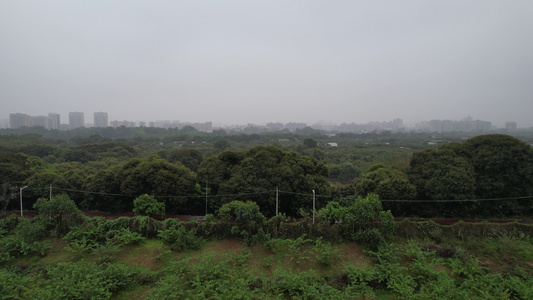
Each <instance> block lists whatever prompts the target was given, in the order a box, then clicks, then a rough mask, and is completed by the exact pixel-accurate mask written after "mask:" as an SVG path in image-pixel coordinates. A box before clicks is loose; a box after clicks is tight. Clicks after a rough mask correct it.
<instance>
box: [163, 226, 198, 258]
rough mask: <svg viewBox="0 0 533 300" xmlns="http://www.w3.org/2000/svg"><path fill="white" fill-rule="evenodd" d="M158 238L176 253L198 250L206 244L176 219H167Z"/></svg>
mask: <svg viewBox="0 0 533 300" xmlns="http://www.w3.org/2000/svg"><path fill="white" fill-rule="evenodd" d="M158 236H159V237H160V238H161V239H163V241H165V243H166V244H167V245H169V246H170V249H172V250H174V251H176V252H183V251H185V250H198V249H200V248H201V246H202V244H203V242H204V240H203V239H202V238H201V237H198V236H196V235H195V233H194V231H193V230H192V229H191V230H187V229H185V227H184V226H183V224H181V223H180V222H179V221H177V220H175V219H166V220H165V221H164V222H163V229H162V230H160V231H159V235H158Z"/></svg>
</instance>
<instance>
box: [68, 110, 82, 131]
mask: <svg viewBox="0 0 533 300" xmlns="http://www.w3.org/2000/svg"><path fill="white" fill-rule="evenodd" d="M68 124H69V127H70V129H74V128H80V127H85V119H84V115H83V113H82V112H71V113H69V114H68Z"/></svg>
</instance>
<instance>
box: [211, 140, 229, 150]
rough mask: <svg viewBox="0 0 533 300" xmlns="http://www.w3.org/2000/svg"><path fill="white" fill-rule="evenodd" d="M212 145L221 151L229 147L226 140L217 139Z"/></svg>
mask: <svg viewBox="0 0 533 300" xmlns="http://www.w3.org/2000/svg"><path fill="white" fill-rule="evenodd" d="M213 147H215V149H216V150H218V151H222V150H226V149H228V148H229V147H230V144H229V142H228V140H218V141H216V142H214V143H213Z"/></svg>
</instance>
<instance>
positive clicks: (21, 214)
mask: <svg viewBox="0 0 533 300" xmlns="http://www.w3.org/2000/svg"><path fill="white" fill-rule="evenodd" d="M27 187H28V186H25V187H21V188H20V216H21V217H24V214H23V213H22V190H23V189H25V188H27Z"/></svg>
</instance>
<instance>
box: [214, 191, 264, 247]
mask: <svg viewBox="0 0 533 300" xmlns="http://www.w3.org/2000/svg"><path fill="white" fill-rule="evenodd" d="M218 214H219V216H221V217H222V218H223V219H224V220H226V221H233V222H236V223H237V225H235V226H233V227H232V229H231V232H232V234H234V235H237V236H241V237H243V238H244V241H245V243H246V244H250V243H251V242H252V236H253V235H256V234H258V233H259V231H261V232H262V230H263V229H262V227H263V225H265V216H263V214H262V213H261V212H260V211H259V206H258V205H257V204H256V203H255V202H252V201H246V202H242V201H232V202H230V203H226V204H224V205H222V207H221V208H220V209H219V211H218Z"/></svg>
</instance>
